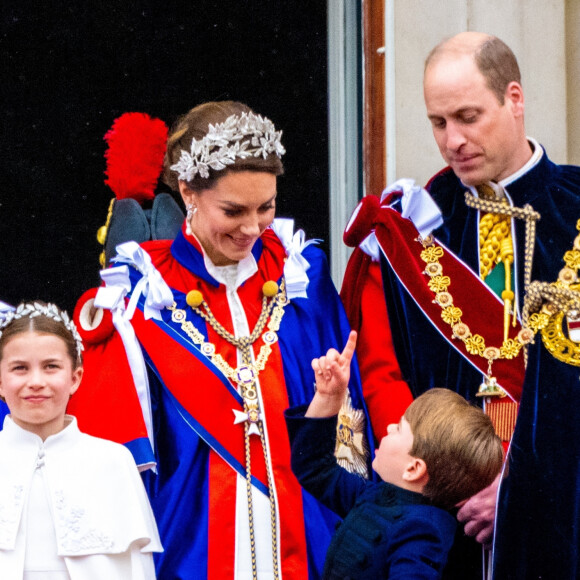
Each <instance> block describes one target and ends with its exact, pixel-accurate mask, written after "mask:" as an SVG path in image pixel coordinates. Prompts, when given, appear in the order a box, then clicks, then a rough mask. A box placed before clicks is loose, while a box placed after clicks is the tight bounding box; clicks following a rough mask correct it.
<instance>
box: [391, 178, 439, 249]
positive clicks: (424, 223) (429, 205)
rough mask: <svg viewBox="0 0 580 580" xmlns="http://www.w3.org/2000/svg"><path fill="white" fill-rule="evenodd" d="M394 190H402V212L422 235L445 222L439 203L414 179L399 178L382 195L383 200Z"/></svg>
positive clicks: (426, 234)
mask: <svg viewBox="0 0 580 580" xmlns="http://www.w3.org/2000/svg"><path fill="white" fill-rule="evenodd" d="M393 191H402V192H403V197H402V199H401V206H402V210H403V211H402V212H401V215H402V216H403V217H404V218H407V219H410V220H411V221H412V222H413V225H414V226H415V227H416V228H417V231H418V232H419V234H421V237H423V238H425V237H427V236H428V235H429V234H430V233H431V232H432V231H433V230H435V229H437V228H438V227H439V226H440V225H442V224H443V217H442V216H441V211H439V208H438V207H437V204H436V203H435V202H434V201H433V198H432V197H431V196H430V195H429V192H428V191H427V190H426V189H424V188H422V187H421V186H420V185H417V184H416V183H415V180H414V179H408V178H404V179H399V180H397V181H395V183H393V184H392V185H389V187H387V189H385V190H384V191H383V194H382V195H381V201H383V199H385V197H386V196H387V195H388V194H389V193H392V192H393Z"/></svg>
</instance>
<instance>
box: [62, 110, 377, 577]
mask: <svg viewBox="0 0 580 580" xmlns="http://www.w3.org/2000/svg"><path fill="white" fill-rule="evenodd" d="M281 135H282V133H281V132H280V131H277V130H276V129H275V127H274V125H273V123H272V122H271V121H270V120H268V119H266V118H264V117H262V116H260V115H257V114H255V113H254V112H253V111H252V110H251V109H250V108H249V107H247V106H245V105H243V104H241V103H237V102H229V101H228V102H210V103H205V104H203V105H200V106H198V107H196V108H194V109H192V110H191V111H190V112H189V113H187V114H186V115H184V116H183V117H182V118H181V119H179V120H178V122H177V124H176V125H175V127H174V128H173V130H172V131H171V133H170V136H169V140H168V145H167V152H166V156H165V163H164V181H165V183H166V184H167V185H169V186H170V187H171V188H172V189H173V190H174V191H178V192H179V193H180V195H181V197H182V199H183V201H184V203H185V207H186V209H187V216H186V219H185V222H184V224H183V227H182V229H181V231H180V232H179V233H178V235H177V237H176V239H175V240H172V241H167V240H162V241H159V240H158V241H150V242H145V243H143V244H141V245H139V244H137V243H135V242H128V243H125V244H122V245H119V246H118V247H117V256H116V257H115V258H114V267H112V268H109V269H106V270H104V271H103V272H102V278H103V281H104V283H105V285H104V286H103V287H102V288H100V289H99V291H98V293H97V292H96V291H89V292H88V293H87V294H85V296H84V297H83V298H82V299H81V300H80V302H79V305H78V306H77V309H76V319H77V320H78V324H79V327H80V330H81V332H82V334H83V337H84V339H85V341H86V343H87V345H88V346H87V352H86V356H85V359H86V367H87V370H86V378H85V381H86V383H87V384H86V386H85V389H84V394H83V397H79V398H78V399H77V400H76V401H74V409H72V411H71V412H74V413H75V415H77V416H78V417H79V422H80V423H81V424H82V425H83V428H84V429H85V430H86V431H87V432H89V433H93V434H98V435H100V436H101V437H108V438H111V439H114V440H117V441H120V442H121V443H125V444H126V445H128V447H129V448H130V449H131V450H132V451H133V453H134V455H135V457H136V459H137V463H138V464H139V465H140V466H141V467H142V469H143V470H146V469H147V468H148V467H150V468H151V469H150V470H148V471H146V473H144V474H143V475H144V479H145V484H146V487H147V489H148V492H149V496H150V499H151V503H152V506H153V510H154V512H155V515H156V517H157V521H158V525H159V530H160V535H161V539H162V542H163V546H164V549H165V551H164V553H163V554H162V555H160V557H159V558H158V559H157V573H158V576H159V577H160V578H167V579H169V578H171V579H174V578H180V579H188V580H193V579H199V578H214V579H218V580H222V579H224V578H237V579H240V580H241V579H260V580H262V579H278V578H284V579H285V580H286V579H295V580H304V579H306V578H318V577H319V576H320V571H321V568H322V564H323V561H324V555H325V552H326V549H327V547H328V543H329V540H330V537H331V535H332V533H333V531H334V528H335V525H336V519H335V516H333V515H332V514H331V513H330V512H329V511H328V510H326V509H325V508H324V507H323V506H322V505H321V504H319V503H318V502H317V501H316V500H314V499H313V498H312V497H311V496H310V495H309V494H307V493H306V492H303V491H302V489H301V488H300V485H299V484H298V482H297V480H296V479H295V478H294V476H293V474H292V472H291V469H290V448H289V443H288V438H287V434H286V431H285V426H284V420H283V411H284V410H285V409H286V408H287V407H289V406H293V405H297V404H305V403H308V402H309V401H310V399H311V398H312V395H313V389H314V387H313V372H312V369H311V367H310V361H311V360H312V359H313V358H314V357H316V356H319V355H320V353H323V352H326V351H327V350H328V349H329V348H330V347H337V348H342V346H343V345H344V344H345V342H346V338H347V336H348V331H349V327H348V323H347V321H346V318H345V315H344V313H343V309H342V306H341V304H340V301H339V298H338V295H337V293H336V290H335V288H334V286H333V283H332V281H331V279H330V276H329V272H328V267H327V263H326V259H325V257H324V254H323V252H322V251H321V250H320V249H319V248H317V247H316V245H315V244H314V243H313V242H308V241H305V237H304V234H303V232H302V231H298V232H294V231H293V230H294V227H293V221H292V220H290V219H275V218H274V216H275V208H276V182H277V177H278V176H279V175H281V174H282V173H283V165H282V161H281V157H282V155H283V154H284V152H285V151H284V147H283V145H282V142H281ZM95 307H96V308H95ZM353 371H354V372H353V373H352V374H353V379H352V380H351V383H350V388H349V394H348V396H347V397H346V399H345V401H344V404H343V406H342V410H341V414H340V417H339V430H340V431H339V432H340V437H339V442H338V444H337V449H336V457H337V461H339V463H341V465H343V466H345V467H347V468H348V469H350V470H351V471H354V472H358V473H360V474H361V475H363V476H366V475H367V473H368V471H367V470H368V461H369V449H368V445H367V443H366V441H368V439H369V438H368V434H369V431H368V422H367V421H366V415H365V413H366V412H365V410H364V404H363V400H362V397H361V390H360V384H359V379H358V371H357V369H356V368H354V369H353Z"/></svg>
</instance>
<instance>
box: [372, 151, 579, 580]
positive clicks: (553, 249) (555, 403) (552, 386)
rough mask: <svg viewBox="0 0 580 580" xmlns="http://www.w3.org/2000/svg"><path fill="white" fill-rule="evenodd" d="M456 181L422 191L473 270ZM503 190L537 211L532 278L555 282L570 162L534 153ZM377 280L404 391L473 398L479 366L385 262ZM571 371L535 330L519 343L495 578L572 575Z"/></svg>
mask: <svg viewBox="0 0 580 580" xmlns="http://www.w3.org/2000/svg"><path fill="white" fill-rule="evenodd" d="M465 189H466V188H465V187H464V186H463V185H462V184H461V183H460V181H459V180H458V178H457V177H456V176H455V174H454V173H453V172H452V171H451V170H446V171H443V172H442V173H441V174H439V175H437V176H436V177H435V178H434V179H433V180H432V181H431V183H430V185H429V190H430V193H431V195H432V196H433V198H434V199H435V201H436V202H437V204H438V205H439V207H440V209H441V211H442V213H443V219H444V223H443V225H442V226H441V227H440V228H439V229H437V230H436V231H435V232H434V235H435V237H436V238H437V239H438V240H439V241H441V242H442V243H443V244H445V245H446V246H447V247H448V248H449V249H450V250H452V251H453V252H454V253H455V254H456V255H457V256H459V257H460V258H461V259H462V260H463V261H464V262H465V263H467V264H468V265H469V266H470V267H471V268H472V269H473V270H474V271H478V260H479V258H478V238H477V236H478V233H477V232H478V227H477V224H478V222H477V220H478V215H477V214H478V212H477V210H475V209H473V208H469V207H467V206H466V204H465V202H464V191H465ZM506 190H507V192H508V193H509V195H510V196H511V198H512V199H513V202H514V205H516V206H517V207H523V206H524V205H525V204H530V205H531V206H532V207H533V208H534V209H535V210H536V211H538V212H539V213H540V214H541V219H540V220H539V221H538V222H537V232H536V240H535V251H534V258H533V268H532V280H540V281H545V282H553V281H555V280H556V279H557V277H558V272H559V271H560V269H561V268H562V267H563V266H564V262H563V256H564V253H565V252H566V251H568V250H570V249H572V244H573V241H574V238H575V237H576V235H577V234H578V232H577V230H576V221H577V220H578V219H580V168H578V167H572V166H560V165H556V164H554V163H552V162H551V161H550V160H549V159H548V158H547V156H546V154H545V153H544V155H543V156H542V159H541V160H540V161H539V163H538V164H537V165H535V166H534V167H533V168H532V169H531V170H529V171H528V172H527V173H526V174H524V175H523V176H521V177H520V178H519V179H517V180H516V181H514V182H512V183H511V184H509V185H508V186H507V187H506ZM515 228H516V240H515V255H516V256H515V257H516V262H515V268H516V276H517V288H518V290H519V293H520V294H519V299H520V306H521V305H522V300H523V296H522V291H523V256H524V247H525V222H524V221H523V220H515ZM383 279H384V287H385V295H386V301H387V305H388V311H389V319H390V321H391V330H392V334H393V340H394V344H395V349H396V352H397V358H398V360H399V363H400V366H401V370H402V373H403V376H404V377H405V379H406V380H407V381H408V382H409V385H410V387H411V389H412V391H413V394H414V396H418V395H420V394H421V393H423V392H424V391H425V390H427V389H429V388H431V387H441V386H446V387H448V388H451V389H453V390H455V391H457V392H458V393H459V394H461V395H463V396H464V397H466V398H467V399H468V400H471V401H476V399H475V393H476V392H477V389H478V387H479V384H480V383H481V373H479V372H478V371H477V370H475V369H474V368H473V367H471V366H470V365H469V364H468V363H467V362H465V360H464V359H462V358H461V357H460V356H459V355H458V354H457V353H456V352H455V351H454V350H452V349H450V348H449V346H448V345H447V344H446V343H445V341H444V340H443V339H442V338H441V337H440V336H439V335H438V333H437V332H436V331H435V330H434V329H433V327H432V326H431V324H430V323H429V322H427V321H426V319H425V317H424V316H423V314H422V313H421V312H420V310H419V309H418V308H417V306H416V305H415V303H414V302H413V301H412V299H411V298H410V297H409V296H408V294H407V293H406V292H405V291H404V289H403V288H402V287H401V286H400V283H399V282H398V281H397V279H396V277H395V276H394V275H393V273H392V271H391V270H390V269H389V267H388V265H387V264H385V265H384V266H383ZM474 307H477V305H476V304H474ZM473 330H474V331H475V332H476V331H477V329H473ZM425 353H428V354H429V356H425ZM579 377H580V369H579V368H577V367H574V366H570V365H566V364H564V363H562V362H560V361H558V360H557V359H555V358H554V357H552V356H551V355H550V354H549V352H548V351H547V350H546V348H545V347H544V346H543V344H542V340H541V337H540V336H537V337H536V340H535V344H533V345H531V347H530V349H529V360H528V366H527V370H526V375H525V382H524V387H523V396H522V400H521V406H520V410H519V415H518V420H517V425H516V430H515V433H514V436H513V439H512V444H511V449H510V453H509V466H508V467H509V475H508V477H507V479H505V480H504V481H503V482H502V485H501V491H500V501H499V506H498V516H497V521H496V535H495V550H494V570H495V574H494V578H496V580H509V579H514V580H515V579H517V580H523V579H532V578H550V579H552V578H553V579H557V580H565V579H572V578H579V577H580V489H579V488H580V383H579ZM462 574H463V576H462ZM454 577H457V578H471V577H473V578H476V577H477V573H476V572H475V571H473V573H472V575H469V573H468V572H467V571H464V572H461V568H459V572H458V575H457V576H454Z"/></svg>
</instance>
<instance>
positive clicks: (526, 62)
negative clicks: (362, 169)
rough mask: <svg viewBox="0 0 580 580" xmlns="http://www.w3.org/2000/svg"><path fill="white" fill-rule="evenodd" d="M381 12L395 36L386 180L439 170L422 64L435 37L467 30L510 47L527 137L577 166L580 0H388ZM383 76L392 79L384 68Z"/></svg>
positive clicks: (417, 176)
mask: <svg viewBox="0 0 580 580" xmlns="http://www.w3.org/2000/svg"><path fill="white" fill-rule="evenodd" d="M385 13H386V14H387V15H388V14H389V13H390V14H391V15H392V18H391V19H390V21H391V24H390V25H391V27H392V28H391V30H388V29H387V30H386V35H389V34H394V47H395V48H394V50H395V54H394V76H395V79H394V82H395V89H396V90H395V97H394V106H392V107H391V110H392V111H393V115H394V118H391V119H390V120H389V119H387V133H388V132H389V131H395V134H394V141H395V144H396V145H395V149H396V151H395V159H396V162H395V163H394V164H392V165H391V171H390V172H389V173H388V177H387V180H388V181H389V182H392V181H394V180H395V179H398V178H401V177H413V178H414V179H415V180H416V181H418V182H419V183H425V182H426V181H427V180H428V179H429V177H430V176H431V175H433V174H434V173H435V172H437V171H438V170H439V169H441V168H442V167H443V160H442V159H441V156H440V154H439V151H438V150H437V147H436V145H435V142H434V139H433V136H432V133H431V128H430V124H429V122H428V120H427V117H426V114H425V105H424V102H423V88H422V80H423V63H424V60H425V57H426V56H427V54H428V53H429V51H430V50H431V48H433V47H434V46H435V45H436V44H437V43H438V42H440V41H441V40H443V39H444V38H446V37H449V36H452V35H454V34H456V33H458V32H461V31H465V30H477V31H481V32H487V33H490V34H494V35H496V36H498V37H499V38H501V39H502V40H503V41H504V42H506V43H507V44H508V45H509V46H510V48H511V49H512V50H513V51H514V53H515V55H516V57H517V58H518V62H519V65H520V69H521V71H522V84H523V87H524V94H525V99H526V129H527V133H528V135H531V136H533V137H535V138H536V139H538V140H539V141H540V142H541V143H542V144H543V145H544V146H545V147H546V150H547V152H548V155H549V156H550V158H551V159H552V160H553V161H555V162H558V163H566V162H573V163H579V164H580V138H579V137H578V133H579V132H580V95H578V90H577V89H578V85H579V84H580V81H579V80H578V79H579V78H580V77H579V74H574V73H578V72H579V68H580V56H579V54H578V53H579V51H578V46H579V44H578V43H579V42H580V0H385ZM387 22H389V19H388V18H387ZM567 35H568V42H566V38H567ZM391 45H392V43H391ZM388 46H389V43H388V42H387V47H388ZM567 74H568V75H569V77H568V78H571V81H570V82H569V83H567V82H566V75H567ZM386 77H387V78H386V82H387V84H388V83H392V82H393V79H392V78H390V77H389V73H388V71H387V75H386ZM387 88H388V87H387ZM387 93H388V91H387ZM568 99H569V100H570V114H568V102H567V100H568ZM388 107H389V104H388V105H387V108H388ZM389 121H390V122H389ZM572 122H573V123H574V124H573V125H572V124H571V123H572ZM569 132H570V135H569ZM389 137H391V141H392V138H393V135H392V134H391V135H390V136H389ZM387 143H389V138H387ZM569 149H570V151H569ZM393 173H394V174H393Z"/></svg>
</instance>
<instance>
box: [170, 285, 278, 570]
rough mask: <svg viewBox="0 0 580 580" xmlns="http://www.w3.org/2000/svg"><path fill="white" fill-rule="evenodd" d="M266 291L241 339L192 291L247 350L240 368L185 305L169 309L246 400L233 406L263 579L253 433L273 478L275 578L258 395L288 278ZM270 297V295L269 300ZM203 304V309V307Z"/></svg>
mask: <svg viewBox="0 0 580 580" xmlns="http://www.w3.org/2000/svg"><path fill="white" fill-rule="evenodd" d="M262 292H263V294H264V296H263V298H262V309H261V312H260V316H259V317H258V321H257V322H256V326H255V327H254V330H253V331H252V333H251V334H250V336H242V337H240V338H236V337H235V336H234V335H233V334H232V333H231V332H229V331H227V330H226V329H225V328H224V327H223V326H222V325H221V324H220V323H219V322H218V321H217V319H216V318H215V316H214V314H213V312H212V311H211V309H210V308H209V305H208V304H207V302H206V301H205V300H204V299H203V296H202V294H201V292H199V291H197V290H192V291H191V292H189V293H188V294H187V297H186V301H187V303H188V305H189V306H190V307H191V309H192V310H193V311H194V312H196V313H197V314H199V316H201V317H202V318H203V319H204V320H205V321H206V322H207V323H208V324H209V325H210V326H211V327H212V328H213V329H214V330H215V331H216V332H217V334H218V335H219V336H221V337H222V338H223V339H225V340H227V341H228V342H229V343H230V344H232V345H234V346H235V347H236V348H238V349H239V350H240V352H241V353H242V364H241V365H240V366H238V367H237V368H235V369H234V368H232V367H231V366H230V365H229V364H228V363H227V361H226V360H225V359H224V358H223V356H222V355H221V354H219V353H217V352H216V347H215V345H214V344H213V343H211V342H209V341H206V340H205V337H204V336H203V334H202V333H201V332H200V331H199V330H198V329H197V328H196V327H195V326H194V325H193V323H192V322H190V321H188V320H187V317H186V312H185V310H182V309H178V308H177V305H176V304H175V303H173V304H172V305H171V306H169V307H168V309H169V310H170V311H171V320H172V321H173V322H175V323H177V324H180V325H181V329H182V330H183V331H184V332H185V333H186V334H187V335H188V336H189V337H190V338H191V340H192V341H193V342H194V343H195V344H197V345H198V346H199V347H200V350H201V352H203V354H205V355H206V356H207V357H208V358H209V359H210V360H211V362H212V363H213V364H214V365H215V366H216V367H217V368H218V369H220V371H221V372H222V373H223V374H224V375H225V376H226V377H227V378H228V379H230V380H232V381H234V382H235V383H236V384H237V385H238V387H239V389H240V393H241V395H242V398H243V401H244V412H241V411H239V410H237V409H234V410H233V411H234V415H235V417H236V419H235V421H234V423H244V452H245V459H246V496H247V502H248V522H249V527H250V547H251V558H252V577H253V578H254V580H257V578H258V571H257V560H256V542H255V531H254V509H253V497H252V461H251V459H252V458H251V451H250V449H251V448H250V435H252V434H255V435H258V436H259V437H260V442H261V444H262V450H263V453H264V460H265V463H266V475H267V478H268V489H269V490H270V493H269V499H270V525H271V533H272V562H273V572H274V578H275V579H276V580H277V579H278V578H279V575H280V573H279V564H278V523H277V511H276V510H277V508H276V497H275V493H274V489H275V488H274V476H273V473H272V468H271V464H270V461H269V459H268V445H267V442H266V436H265V432H264V425H263V421H262V420H263V415H262V413H261V411H260V402H259V399H258V389H257V384H256V383H257V378H258V374H259V373H260V371H262V370H264V368H266V363H267V361H268V357H269V356H270V353H271V352H272V345H273V344H274V343H276V342H277V341H278V335H277V334H276V333H277V332H278V331H279V330H280V322H281V320H282V316H283V315H284V307H285V306H286V305H287V304H288V298H287V296H286V283H285V279H284V278H282V282H281V283H280V287H279V288H278V285H277V284H276V283H275V282H273V281H268V282H266V283H265V284H264V286H263V287H262ZM269 298H270V299H269ZM201 307H203V310H202V309H201ZM266 323H267V328H268V329H267V330H266V331H265V332H264V333H263V334H262V342H263V343H264V344H263V345H262V347H261V348H260V352H259V354H258V357H257V358H256V360H255V361H253V360H252V359H253V357H252V345H253V344H254V343H255V342H256V340H257V339H258V337H259V336H260V334H261V333H262V331H263V330H264V328H265V327H266Z"/></svg>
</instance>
